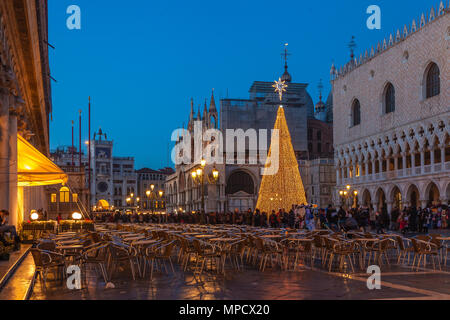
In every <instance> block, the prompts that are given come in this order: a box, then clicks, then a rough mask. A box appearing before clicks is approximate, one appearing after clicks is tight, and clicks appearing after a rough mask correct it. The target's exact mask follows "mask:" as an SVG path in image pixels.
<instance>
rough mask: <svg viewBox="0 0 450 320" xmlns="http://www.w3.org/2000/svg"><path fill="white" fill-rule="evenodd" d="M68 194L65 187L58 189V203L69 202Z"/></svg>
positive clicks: (67, 189)
mask: <svg viewBox="0 0 450 320" xmlns="http://www.w3.org/2000/svg"><path fill="white" fill-rule="evenodd" d="M69 193H70V191H69V188H67V187H62V188H61V189H59V202H70V197H69Z"/></svg>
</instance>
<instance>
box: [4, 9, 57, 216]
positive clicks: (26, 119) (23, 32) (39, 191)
mask: <svg viewBox="0 0 450 320" xmlns="http://www.w3.org/2000/svg"><path fill="white" fill-rule="evenodd" d="M47 22H48V21H47V1H46V0H36V1H25V0H2V1H0V62H1V63H0V208H2V209H8V210H9V211H10V213H11V215H10V220H11V223H12V224H17V219H18V217H19V211H23V212H28V213H29V211H30V210H31V209H39V208H46V207H47V203H46V202H45V197H44V193H45V191H44V187H24V188H23V194H22V195H21V198H22V199H20V201H18V186H17V183H18V176H17V135H18V134H20V135H21V136H22V137H24V138H25V139H26V140H27V141H28V142H30V143H31V144H32V145H33V146H34V147H35V148H36V149H37V150H38V151H40V152H41V153H42V154H44V155H46V156H48V154H49V114H50V113H51V110H52V105H51V99H50V97H51V85H50V76H49V75H50V69H49V61H48V48H47V44H46V41H47V39H48V29H47ZM23 212H22V213H20V214H21V215H23Z"/></svg>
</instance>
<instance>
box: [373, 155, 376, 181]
mask: <svg viewBox="0 0 450 320" xmlns="http://www.w3.org/2000/svg"><path fill="white" fill-rule="evenodd" d="M375 163H376V162H375V159H373V160H372V178H373V180H375V174H376V170H375Z"/></svg>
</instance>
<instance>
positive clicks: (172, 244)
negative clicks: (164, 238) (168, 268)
mask: <svg viewBox="0 0 450 320" xmlns="http://www.w3.org/2000/svg"><path fill="white" fill-rule="evenodd" d="M175 244H176V243H175V241H172V242H170V243H169V244H168V245H166V247H165V248H164V253H163V256H164V257H166V258H169V257H170V256H171V255H172V251H173V248H174V247H175Z"/></svg>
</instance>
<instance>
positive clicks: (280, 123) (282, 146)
mask: <svg viewBox="0 0 450 320" xmlns="http://www.w3.org/2000/svg"><path fill="white" fill-rule="evenodd" d="M274 87H275V88H276V91H277V92H278V93H279V95H280V101H281V100H282V98H283V92H285V91H286V87H287V86H286V84H285V83H284V81H281V79H280V80H279V81H276V82H275V85H274ZM274 129H275V130H278V132H279V139H272V142H271V145H270V149H269V155H268V157H267V161H266V165H265V167H264V173H265V174H264V175H263V178H262V182H261V187H260V189H259V195H258V202H257V205H256V208H257V209H259V210H260V211H261V212H266V213H267V214H270V213H271V212H272V210H275V211H277V210H278V209H281V208H284V209H285V210H287V211H289V210H290V209H291V208H292V205H295V204H306V203H307V202H306V195H305V189H304V188H303V182H302V178H301V177H300V172H299V170H298V162H297V159H296V157H295V153H294V148H293V147H292V142H291V135H290V133H289V128H288V125H287V123H286V117H285V114H284V108H283V106H281V105H280V107H279V108H278V114H277V119H276V121H275V127H274ZM276 148H278V150H279V160H278V171H277V172H276V173H275V174H268V173H269V171H270V170H271V169H270V168H271V167H272V168H273V163H271V156H272V150H276ZM272 161H274V159H272ZM275 161H276V159H275Z"/></svg>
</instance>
